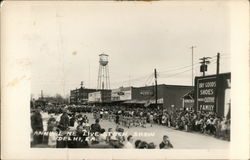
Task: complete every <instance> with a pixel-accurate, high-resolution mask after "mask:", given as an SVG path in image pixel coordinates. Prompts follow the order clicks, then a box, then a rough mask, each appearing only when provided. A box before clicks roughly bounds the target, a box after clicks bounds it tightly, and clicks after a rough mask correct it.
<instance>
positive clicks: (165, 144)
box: [159, 135, 173, 149]
mask: <svg viewBox="0 0 250 160" xmlns="http://www.w3.org/2000/svg"><path fill="white" fill-rule="evenodd" d="M159 148H160V149H169V148H173V145H172V144H171V142H170V141H169V138H168V136H167V135H164V136H163V141H162V142H161V143H160V145H159Z"/></svg>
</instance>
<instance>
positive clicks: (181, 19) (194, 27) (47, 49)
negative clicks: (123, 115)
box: [20, 1, 231, 97]
mask: <svg viewBox="0 0 250 160" xmlns="http://www.w3.org/2000/svg"><path fill="white" fill-rule="evenodd" d="M29 13H30V15H29V18H28V20H27V21H25V23H27V26H28V27H27V28H26V29H27V30H28V31H29V32H28V33H27V34H26V35H25V36H26V38H27V40H28V41H27V43H29V51H30V55H31V60H32V67H31V68H32V69H31V77H32V78H31V93H32V94H33V95H34V96H35V97H37V96H39V94H40V92H41V90H43V93H44V95H45V96H46V95H47V96H53V95H55V94H57V93H58V94H61V95H63V96H67V95H69V93H70V90H72V89H75V88H79V87H80V83H81V81H83V82H84V86H85V87H86V88H96V87H97V77H98V67H99V54H102V53H105V54H108V55H109V64H108V65H109V75H110V86H111V88H112V89H114V88H118V87H120V86H145V85H152V84H154V79H153V72H154V69H155V68H156V69H157V73H158V84H169V85H171V84H173V85H192V67H191V66H192V58H191V49H190V47H191V46H196V47H195V48H194V73H195V76H201V73H200V71H199V61H200V60H199V58H202V57H212V59H211V64H209V65H208V72H206V74H207V75H209V74H215V73H216V54H217V53H218V52H219V53H221V60H220V64H221V65H220V72H221V73H223V72H230V60H231V59H230V54H231V53H230V10H229V7H228V5H227V3H225V2H223V3H222V2H207V3H206V2H194V3H188V2H187V3H185V2H183V1H182V3H175V2H67V1H64V2H51V3H37V4H36V3H34V4H33V5H31V7H30V10H29ZM20 16H21V15H20Z"/></svg>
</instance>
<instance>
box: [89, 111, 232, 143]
mask: <svg viewBox="0 0 250 160" xmlns="http://www.w3.org/2000/svg"><path fill="white" fill-rule="evenodd" d="M93 112H94V116H95V117H98V118H106V119H109V120H111V121H112V120H113V121H114V122H115V123H117V124H120V125H122V126H124V127H128V128H129V127H133V126H135V127H138V126H141V127H147V126H148V127H152V126H153V125H154V124H158V125H163V126H166V127H170V128H174V129H177V130H183V131H187V132H198V133H202V134H207V135H212V136H215V137H217V138H220V139H224V140H228V141H229V140H230V118H227V117H218V116H217V114H216V113H214V112H205V111H197V112H196V111H194V110H188V109H183V110H174V111H169V112H168V111H167V110H164V111H160V110H158V109H156V108H126V107H123V106H114V107H112V109H111V107H108V106H106V107H103V106H99V107H98V106H97V107H95V110H94V111H93ZM148 124H149V125H148Z"/></svg>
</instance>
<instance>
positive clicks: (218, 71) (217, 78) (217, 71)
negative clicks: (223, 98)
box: [214, 53, 220, 113]
mask: <svg viewBox="0 0 250 160" xmlns="http://www.w3.org/2000/svg"><path fill="white" fill-rule="evenodd" d="M219 73H220V53H217V63H216V88H215V97H214V100H215V103H214V112H216V113H217V112H218V85H219V84H218V83H219Z"/></svg>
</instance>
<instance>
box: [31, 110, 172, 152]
mask: <svg viewBox="0 0 250 160" xmlns="http://www.w3.org/2000/svg"><path fill="white" fill-rule="evenodd" d="M72 111H73V110H72V107H64V108H63V107H62V109H61V112H56V113H55V112H54V113H53V112H51V110H48V108H47V109H45V108H43V109H41V108H40V107H39V108H37V109H34V110H32V115H31V128H32V132H31V147H50V148H126V149H154V148H157V146H156V145H155V144H154V143H153V142H150V143H148V142H146V141H142V140H136V141H135V142H134V137H133V136H132V135H128V136H127V135H126V134H125V133H124V129H123V128H121V127H120V125H116V128H108V129H107V131H106V129H105V128H102V127H101V125H100V123H99V122H100V119H99V118H101V119H102V118H105V117H104V116H103V115H101V116H100V117H94V118H95V123H93V124H90V123H89V119H88V116H87V115H84V114H85V113H86V112H87V111H86V112H81V111H80V112H74V111H73V112H72ZM95 112H96V111H95ZM103 113H106V112H103ZM159 148H160V149H163V148H166V149H168V148H173V145H172V144H171V142H170V141H169V139H168V136H167V135H164V136H163V141H162V142H161V144H159Z"/></svg>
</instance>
